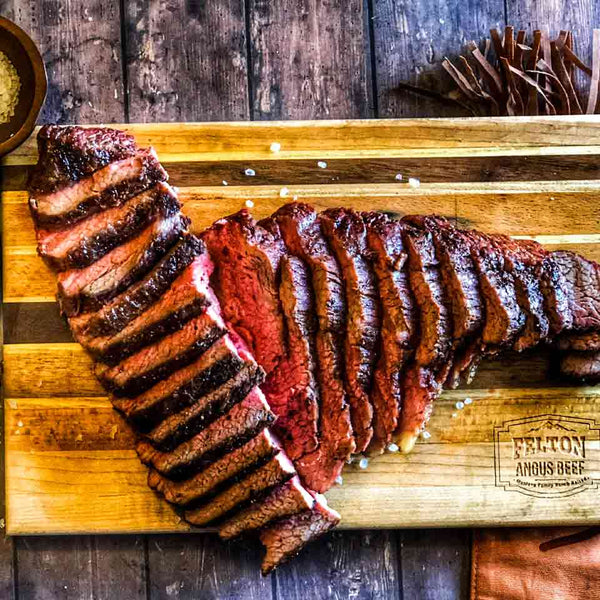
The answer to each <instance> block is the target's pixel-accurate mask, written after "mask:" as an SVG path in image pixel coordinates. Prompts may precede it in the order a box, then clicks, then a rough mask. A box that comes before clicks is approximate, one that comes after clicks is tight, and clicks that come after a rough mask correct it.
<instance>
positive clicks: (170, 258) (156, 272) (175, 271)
mask: <svg viewBox="0 0 600 600" xmlns="http://www.w3.org/2000/svg"><path fill="white" fill-rule="evenodd" d="M203 254H206V246H205V245H204V243H203V242H202V241H201V240H200V239H199V238H197V237H196V236H194V235H191V234H184V235H183V237H182V239H181V240H179V241H178V242H177V243H176V244H175V245H174V246H173V248H171V250H170V251H169V252H168V254H166V255H165V256H164V257H163V258H162V259H161V260H160V261H159V262H158V263H157V264H156V266H155V267H154V268H153V269H152V271H150V273H148V274H147V275H146V277H144V279H142V280H141V281H139V282H137V283H136V284H135V285H133V286H131V287H130V288H129V289H127V290H126V291H124V292H123V293H122V294H121V295H119V296H117V297H116V298H115V299H114V300H112V301H111V302H109V303H108V304H106V305H104V306H103V307H102V308H101V309H100V310H99V311H98V312H97V313H94V314H89V315H82V316H79V317H77V318H76V319H71V320H70V325H71V328H72V329H74V330H78V331H81V332H82V333H83V332H85V334H87V335H89V336H106V335H114V334H116V333H118V332H119V331H120V330H121V329H123V328H124V327H125V326H126V325H127V324H128V323H130V322H131V321H132V320H133V319H135V318H136V317H139V316H140V315H141V314H142V313H143V312H144V311H145V310H147V309H148V308H149V307H150V306H151V305H152V304H154V303H155V302H156V301H157V300H158V299H159V298H160V297H161V296H162V295H163V294H164V293H165V292H166V291H167V290H168V289H169V287H170V286H171V284H172V283H173V281H174V280H175V279H176V278H177V276H178V275H179V274H180V273H181V272H182V271H183V270H184V269H186V268H187V267H188V266H189V265H190V264H191V263H192V261H193V260H194V259H195V258H196V257H197V256H200V255H203Z"/></svg>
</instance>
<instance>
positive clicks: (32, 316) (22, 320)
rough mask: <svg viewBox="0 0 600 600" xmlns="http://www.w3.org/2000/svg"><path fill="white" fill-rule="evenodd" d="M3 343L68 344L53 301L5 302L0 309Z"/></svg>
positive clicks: (65, 330)
mask: <svg viewBox="0 0 600 600" xmlns="http://www.w3.org/2000/svg"><path fill="white" fill-rule="evenodd" d="M2 317H3V326H4V343H5V344H44V343H49V344H50V343H62V342H72V341H73V337H72V336H71V332H70V331H69V328H68V326H67V323H66V321H65V320H64V319H63V317H61V316H60V313H59V310H58V304H56V303H55V302H23V303H12V302H8V303H5V304H3V306H2Z"/></svg>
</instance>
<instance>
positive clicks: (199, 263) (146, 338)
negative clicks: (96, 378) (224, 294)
mask: <svg viewBox="0 0 600 600" xmlns="http://www.w3.org/2000/svg"><path fill="white" fill-rule="evenodd" d="M207 258H208V255H203V256H200V257H198V258H196V259H195V260H194V262H192V264H191V265H190V266H189V267H187V268H186V269H185V271H184V272H183V273H182V274H181V275H180V276H179V277H178V278H177V279H176V280H175V281H174V282H173V285H172V286H171V287H170V288H169V289H168V290H167V291H166V293H165V294H164V295H163V296H161V297H160V298H159V299H158V300H157V301H156V302H155V303H154V304H152V305H151V306H150V307H149V308H148V310H147V311H145V312H143V313H142V314H141V315H140V316H139V317H137V318H136V319H134V320H133V321H131V322H130V323H129V324H127V325H126V326H125V327H123V328H122V329H121V330H120V331H119V332H118V333H115V334H112V335H105V336H91V335H89V334H87V333H85V332H84V331H83V330H82V329H81V328H74V330H73V335H74V337H75V339H76V340H77V341H78V342H79V343H80V344H81V345H82V346H83V347H84V348H85V349H86V350H87V351H88V352H89V353H90V354H91V355H92V356H93V357H94V358H95V359H96V360H99V361H101V362H104V363H106V364H109V365H115V364H117V363H118V362H120V361H122V360H124V359H125V358H127V357H128V356H131V355H132V354H134V353H135V352H137V351H138V350H140V349H141V348H143V347H144V346H148V345H149V344H152V343H154V342H156V341H157V340H159V339H160V338H162V337H164V336H166V335H169V334H170V333H173V332H174V331H176V330H177V329H180V328H181V327H182V326H183V325H185V324H186V323H187V322H188V321H189V320H190V319H193V318H194V317H197V316H198V315H200V314H201V313H202V312H204V311H205V310H206V308H207V307H208V305H209V304H210V303H211V300H210V295H211V292H209V290H208V286H209V276H210V272H211V270H212V265H211V264H210V261H209V260H207Z"/></svg>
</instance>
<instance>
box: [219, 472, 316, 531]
mask: <svg viewBox="0 0 600 600" xmlns="http://www.w3.org/2000/svg"><path fill="white" fill-rule="evenodd" d="M314 503H315V499H314V498H313V497H312V496H311V495H310V494H309V493H308V492H307V491H306V490H305V489H304V487H303V486H302V483H301V482H300V479H299V478H298V477H292V479H290V480H289V481H287V482H286V483H284V484H283V485H280V486H277V487H276V488H275V489H274V490H273V491H272V492H271V493H270V494H269V495H267V496H266V497H265V498H264V499H263V500H261V502H255V503H253V504H251V505H250V506H248V507H246V508H244V509H243V510H241V511H240V512H238V513H236V514H235V515H233V516H232V517H231V518H229V519H227V521H225V523H223V524H222V525H221V526H220V527H219V536H220V537H221V538H222V539H224V540H228V539H231V538H235V537H238V536H240V535H242V534H245V533H248V532H251V531H257V530H259V529H262V528H263V527H264V526H265V525H268V524H269V523H271V522H272V521H275V520H277V519H282V518H284V517H289V516H291V515H295V514H298V513H301V512H305V511H310V510H312V508H313V506H314Z"/></svg>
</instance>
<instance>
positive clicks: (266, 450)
mask: <svg viewBox="0 0 600 600" xmlns="http://www.w3.org/2000/svg"><path fill="white" fill-rule="evenodd" d="M280 450H281V446H280V445H279V442H278V441H277V439H276V438H275V437H274V436H273V434H272V433H271V432H270V431H269V429H263V430H262V431H261V432H260V433H259V434H258V435H257V436H256V437H253V438H252V439H251V440H250V441H248V442H246V443H245V444H244V445H243V446H240V447H239V448H236V449H235V450H232V451H231V452H229V453H228V454H226V455H225V456H223V457H221V458H219V459H218V460H215V461H214V462H213V463H211V464H209V465H208V466H207V467H206V468H205V469H203V470H201V471H200V472H198V473H195V474H194V475H193V476H192V477H191V478H190V479H185V480H184V481H172V480H171V479H168V478H167V477H165V476H164V475H161V474H160V473H159V472H158V471H155V470H154V469H150V472H149V473H148V485H149V486H150V487H151V488H152V489H155V490H156V491H157V492H159V493H161V494H162V495H163V496H164V497H165V500H167V502H170V503H171V504H177V505H179V506H186V505H188V504H191V503H195V502H197V501H199V500H201V499H204V498H208V497H213V496H215V495H216V494H217V493H218V492H220V491H221V490H222V488H223V486H224V485H226V484H227V483H228V482H235V481H237V480H238V479H239V478H240V477H242V476H243V475H245V474H246V473H249V472H251V471H253V470H256V469H257V468H258V467H260V466H262V465H263V464H265V463H266V462H267V461H269V460H270V459H271V458H273V456H275V454H277V452H279V451H280Z"/></svg>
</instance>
